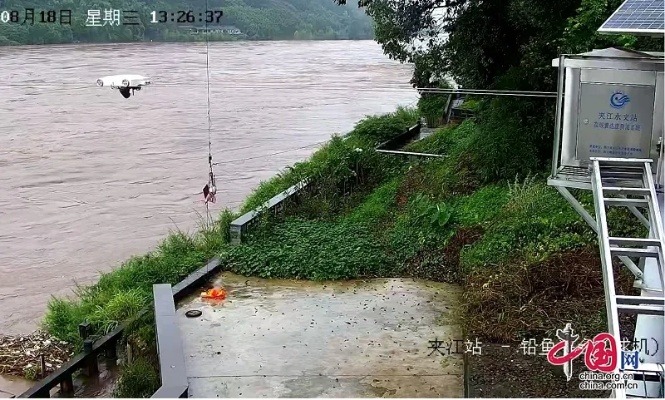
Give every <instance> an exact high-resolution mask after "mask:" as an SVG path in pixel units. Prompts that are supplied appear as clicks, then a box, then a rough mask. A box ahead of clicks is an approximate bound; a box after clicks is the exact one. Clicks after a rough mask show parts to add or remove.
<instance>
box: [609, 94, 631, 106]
mask: <svg viewBox="0 0 665 400" xmlns="http://www.w3.org/2000/svg"><path fill="white" fill-rule="evenodd" d="M628 102H630V97H628V95H627V94H624V93H623V92H614V93H612V95H611V96H610V106H611V107H612V108H616V109H621V108H624V107H625V106H626V104H628Z"/></svg>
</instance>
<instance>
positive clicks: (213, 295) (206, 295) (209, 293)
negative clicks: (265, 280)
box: [201, 287, 226, 300]
mask: <svg viewBox="0 0 665 400" xmlns="http://www.w3.org/2000/svg"><path fill="white" fill-rule="evenodd" d="M201 298H203V299H212V300H224V299H225V298H226V290H225V289H224V288H219V287H216V288H212V289H208V290H206V291H205V292H202V293H201Z"/></svg>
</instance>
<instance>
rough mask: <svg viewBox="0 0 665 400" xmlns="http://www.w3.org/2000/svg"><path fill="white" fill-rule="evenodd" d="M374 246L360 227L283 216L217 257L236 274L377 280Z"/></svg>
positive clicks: (382, 264)
mask: <svg viewBox="0 0 665 400" xmlns="http://www.w3.org/2000/svg"><path fill="white" fill-rule="evenodd" d="M382 250H383V249H382V247H381V244H380V242H379V241H378V240H377V239H376V236H375V235H374V234H373V232H372V231H371V229H370V227H369V226H367V225H365V224H361V223H348V222H327V221H310V220H304V219H298V218H288V219H287V220H285V221H284V222H282V223H278V224H274V223H273V224H266V225H264V226H262V227H260V228H259V229H258V230H257V231H256V232H255V233H254V234H253V235H251V236H250V239H249V240H248V243H246V244H242V245H238V246H233V247H229V248H227V249H225V250H224V251H223V252H222V253H221V259H222V262H223V263H224V264H225V265H227V267H228V268H229V269H230V270H232V271H234V272H236V273H238V274H241V275H247V276H259V277H262V278H296V279H312V280H329V279H350V278H356V277H362V276H380V275H382V273H383V272H384V271H386V269H387V268H388V267H389V266H388V260H387V258H386V256H385V255H384V252H383V251H382Z"/></svg>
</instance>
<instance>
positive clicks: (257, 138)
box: [0, 41, 417, 334]
mask: <svg viewBox="0 0 665 400" xmlns="http://www.w3.org/2000/svg"><path fill="white" fill-rule="evenodd" d="M209 64H210V80H211V86H210V103H211V106H210V109H211V112H210V114H211V121H212V129H211V142H212V145H211V147H212V153H213V159H214V161H216V162H219V163H220V164H219V165H218V166H216V170H215V172H216V175H217V180H218V191H219V194H218V201H217V204H215V205H214V206H213V207H212V211H213V212H215V213H217V212H219V210H221V209H222V208H224V207H230V208H235V207H237V206H238V205H239V204H240V203H241V202H242V201H243V199H244V198H245V196H246V195H247V194H249V193H250V191H251V190H252V189H253V188H255V187H256V186H257V184H258V183H259V182H260V181H261V180H266V179H268V178H270V177H271V176H272V175H274V174H275V173H276V172H277V171H278V170H280V169H282V168H283V167H285V166H286V165H289V164H292V163H293V162H295V161H298V160H302V159H304V158H306V157H307V156H308V155H309V154H310V153H311V152H312V151H314V150H315V149H316V147H317V145H316V144H317V143H320V142H322V141H325V140H326V139H328V138H329V137H330V135H331V134H333V133H336V132H338V133H343V132H346V131H348V130H350V129H351V128H352V127H353V125H354V123H355V122H356V121H358V120H359V119H361V118H362V117H363V116H365V115H367V114H375V113H384V112H389V111H392V110H394V108H395V107H396V106H397V105H414V104H415V100H417V94H416V93H415V91H413V90H412V89H411V87H410V86H409V84H408V80H409V77H410V74H411V67H410V66H406V65H400V64H397V63H395V62H392V61H390V60H388V59H387V57H385V56H384V55H383V54H382V52H381V49H380V47H379V46H378V45H377V44H375V43H374V42H370V41H353V42H348V41H343V42H342V41H329V42H245V43H242V42H239V43H214V44H210V48H209ZM205 65H206V48H205V45H203V44H191V43H187V44H131V45H118V44H113V45H67V46H34V47H33V46H21V47H0V69H1V70H2V72H3V73H2V74H0V122H1V123H0V333H5V334H17V333H26V332H29V331H31V330H33V329H35V328H36V327H37V324H38V322H39V320H40V318H41V316H42V315H43V312H44V309H45V306H46V303H47V301H48V299H49V298H50V296H52V295H56V296H65V295H71V294H72V288H73V287H74V285H75V282H77V283H82V284H87V283H92V282H94V281H95V279H96V278H97V277H98V275H99V271H109V270H110V269H111V268H113V267H114V266H117V265H118V264H119V263H120V262H121V261H123V260H125V259H127V258H128V257H130V256H132V255H138V254H142V253H145V252H147V251H149V250H151V249H153V248H154V247H155V246H156V245H157V244H158V243H159V242H160V241H161V240H162V239H163V238H164V236H165V235H166V234H167V233H168V231H169V230H171V229H175V228H176V227H178V228H179V229H181V230H190V231H191V230H193V229H195V228H196V226H197V224H198V223H199V214H203V213H205V208H204V205H203V203H202V201H201V200H202V196H201V195H200V194H197V193H200V191H201V188H202V187H203V186H204V185H205V184H206V182H207V173H208V164H207V156H208V120H207V110H206V104H207V97H206V84H205V83H206V68H205ZM121 73H129V74H142V75H147V76H150V77H151V78H152V81H153V84H152V85H151V86H150V87H148V88H147V89H145V90H142V91H140V92H137V93H136V95H135V96H133V97H130V98H129V99H124V98H123V97H122V96H121V95H120V94H119V93H118V92H117V91H114V90H111V89H110V88H99V87H96V85H95V82H96V80H97V78H99V77H101V76H105V75H115V74H121Z"/></svg>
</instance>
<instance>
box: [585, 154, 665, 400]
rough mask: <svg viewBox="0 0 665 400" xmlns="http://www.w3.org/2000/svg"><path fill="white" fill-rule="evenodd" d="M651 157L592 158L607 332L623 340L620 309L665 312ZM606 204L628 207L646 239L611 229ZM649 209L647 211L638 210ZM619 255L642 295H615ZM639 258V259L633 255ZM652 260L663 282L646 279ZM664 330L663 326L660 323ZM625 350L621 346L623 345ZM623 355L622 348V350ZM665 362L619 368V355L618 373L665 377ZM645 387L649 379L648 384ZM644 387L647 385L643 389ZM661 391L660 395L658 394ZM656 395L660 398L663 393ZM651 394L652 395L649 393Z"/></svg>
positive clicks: (664, 242) (662, 238)
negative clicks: (612, 232) (615, 234)
mask: <svg viewBox="0 0 665 400" xmlns="http://www.w3.org/2000/svg"><path fill="white" fill-rule="evenodd" d="M651 163H652V160H649V159H630V158H599V157H596V158H591V173H592V176H591V183H592V189H593V197H594V203H595V204H594V205H595V210H596V223H597V225H598V241H599V246H600V255H601V261H602V266H603V282H604V286H605V303H606V307H607V322H608V328H609V329H608V333H610V334H611V335H612V336H613V337H615V338H617V340H618V341H619V342H620V341H621V340H622V339H621V338H620V330H619V314H637V315H638V316H639V315H658V316H663V315H665V297H664V296H663V288H665V279H664V275H665V274H664V270H663V266H665V257H664V254H663V249H664V248H665V234H664V233H663V220H662V218H663V217H662V214H661V213H660V210H659V206H658V199H657V197H656V186H655V184H654V177H653V172H652V168H651ZM606 207H627V208H629V209H630V211H631V212H633V214H635V215H636V216H637V217H638V219H639V220H640V221H641V222H642V223H643V224H644V225H646V226H647V227H649V228H650V229H649V230H650V234H649V235H648V236H649V237H647V238H629V237H612V236H610V234H609V229H608V223H607V214H606ZM639 209H646V210H647V216H646V218H645V216H644V215H643V214H642V213H641V212H640V211H639ZM614 256H616V257H618V258H619V259H620V260H621V261H622V262H623V264H624V265H625V266H626V267H627V268H628V269H629V270H630V271H631V272H632V273H633V274H634V275H635V285H634V286H635V287H636V288H639V289H642V295H641V296H627V295H617V294H616V290H615V285H614V272H613V268H612V258H613V257H614ZM632 258H637V259H638V260H639V261H638V262H637V264H636V263H635V262H634V261H633V260H632ZM649 258H651V259H654V260H655V262H656V265H657V268H658V273H659V276H660V287H649V286H647V285H651V286H653V280H652V283H647V282H644V280H643V277H644V265H645V262H646V259H649ZM660 329H665V327H661V328H660ZM619 350H621V349H619ZM619 354H621V353H619ZM664 368H665V367H664V366H663V364H659V363H644V364H643V363H640V365H639V366H638V369H636V370H632V369H626V370H621V359H619V363H618V365H617V371H616V372H617V373H623V372H624V371H625V372H630V373H632V374H633V376H634V378H635V381H645V382H646V381H656V382H661V384H662V379H663V372H664V370H665V369H664ZM644 385H645V386H644V387H645V388H646V383H644ZM645 390H646V389H645ZM613 393H614V396H616V397H617V398H626V397H629V398H632V397H646V395H645V396H635V395H632V396H626V391H625V390H623V389H622V390H615V391H614V392H613ZM660 396H662V394H661V395H660ZM660 396H658V397H660ZM649 397H652V396H649Z"/></svg>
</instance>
